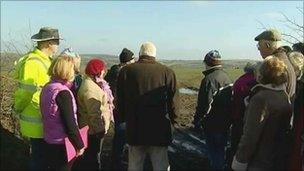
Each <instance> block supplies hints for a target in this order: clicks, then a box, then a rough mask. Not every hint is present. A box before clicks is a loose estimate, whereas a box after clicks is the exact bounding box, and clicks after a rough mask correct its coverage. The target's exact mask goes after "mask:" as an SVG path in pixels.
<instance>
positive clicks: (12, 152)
mask: <svg viewBox="0 0 304 171" xmlns="http://www.w3.org/2000/svg"><path fill="white" fill-rule="evenodd" d="M15 86H16V85H15V84H14V82H12V81H10V80H9V79H8V78H6V77H3V76H1V94H0V95H1V111H0V121H1V131H0V136H1V141H0V142H1V145H0V147H1V153H0V154H1V161H0V162H1V167H0V170H27V169H28V163H29V145H28V142H27V140H26V139H22V138H21V137H20V134H19V131H18V122H17V119H15V118H14V117H13V111H12V109H11V106H12V97H13V92H14V87H15ZM179 99H180V100H179V105H178V106H179V113H178V119H177V121H178V123H179V125H180V127H181V129H179V130H176V131H174V140H173V143H172V145H171V146H170V147H169V160H170V165H171V170H206V169H208V167H209V165H208V160H207V158H206V150H205V142H204V141H203V138H202V137H200V135H195V134H194V133H192V132H191V131H190V129H189V127H190V126H191V121H192V120H193V114H194V109H195V106H196V96H193V95H185V94H180V96H179ZM112 137H113V128H111V130H110V132H109V133H108V134H107V135H106V137H105V142H104V146H103V152H102V164H103V165H102V166H103V168H102V169H103V170H109V169H110V162H111V161H110V158H111V156H110V155H111V141H112ZM150 165H151V164H149V163H148V164H147V165H146V166H145V168H146V169H147V170H150V169H151V166H150Z"/></svg>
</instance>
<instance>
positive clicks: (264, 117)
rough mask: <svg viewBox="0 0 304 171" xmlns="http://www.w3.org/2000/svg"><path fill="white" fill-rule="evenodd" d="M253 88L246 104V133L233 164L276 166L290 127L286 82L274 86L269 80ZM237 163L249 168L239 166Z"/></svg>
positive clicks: (265, 167) (244, 131)
mask: <svg viewBox="0 0 304 171" xmlns="http://www.w3.org/2000/svg"><path fill="white" fill-rule="evenodd" d="M253 92H254V95H253V96H252V98H251V99H250V102H249V104H248V106H247V108H246V112H245V125H244V129H243V135H242V137H241V140H240V142H239V146H238V150H237V152H236V156H235V160H234V162H233V164H232V168H233V169H235V170H243V169H246V167H247V169H248V170H251V169H260V170H273V169H275V168H276V165H277V163H275V161H278V157H279V156H280V155H281V153H280V152H282V150H283V149H282V148H281V147H283V146H282V144H281V143H282V142H284V138H283V137H284V135H285V132H286V130H288V128H289V122H290V116H291V105H290V100H289V98H288V95H287V93H286V92H285V86H284V85H282V86H280V87H275V88H273V87H272V86H271V85H269V84H268V85H261V84H258V85H256V86H255V87H254V88H253ZM286 161H287V160H286ZM236 163H238V164H236ZM247 164H248V165H247ZM236 165H238V166H243V167H245V168H243V169H241V168H235V166H236Z"/></svg>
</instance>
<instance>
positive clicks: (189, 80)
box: [171, 65, 243, 88]
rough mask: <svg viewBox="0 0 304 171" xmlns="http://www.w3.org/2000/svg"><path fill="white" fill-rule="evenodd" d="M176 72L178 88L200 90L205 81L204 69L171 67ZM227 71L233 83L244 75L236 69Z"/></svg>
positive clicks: (227, 69) (180, 66)
mask: <svg viewBox="0 0 304 171" xmlns="http://www.w3.org/2000/svg"><path fill="white" fill-rule="evenodd" d="M171 68H172V69H173V70H174V72H175V74H176V77H177V81H178V86H180V87H195V88H199V86H200V83H201V80H202V79H203V77H204V75H203V73H202V71H203V70H204V69H203V67H202V68H198V67H183V66H182V65H174V66H171ZM224 69H225V71H226V72H227V73H228V75H229V77H230V78H231V80H232V81H235V80H236V79H237V78H238V77H240V76H241V75H242V74H243V70H242V69H234V68H224Z"/></svg>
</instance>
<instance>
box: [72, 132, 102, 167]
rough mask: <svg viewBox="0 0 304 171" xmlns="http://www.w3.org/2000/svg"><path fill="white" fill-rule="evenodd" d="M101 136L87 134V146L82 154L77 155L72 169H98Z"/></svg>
mask: <svg viewBox="0 0 304 171" xmlns="http://www.w3.org/2000/svg"><path fill="white" fill-rule="evenodd" d="M102 140H103V137H100V136H96V135H89V136H88V148H87V149H85V152H84V154H83V156H80V157H78V158H77V159H76V160H75V162H74V165H73V167H72V170H100V169H99V162H100V161H99V159H100V157H101V156H100V151H101V142H102Z"/></svg>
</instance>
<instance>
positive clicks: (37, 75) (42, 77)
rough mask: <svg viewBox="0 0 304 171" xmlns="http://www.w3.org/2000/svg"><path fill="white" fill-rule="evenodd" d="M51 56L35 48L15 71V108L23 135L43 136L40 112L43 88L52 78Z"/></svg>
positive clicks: (24, 57) (19, 62)
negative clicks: (49, 70)
mask: <svg viewBox="0 0 304 171" xmlns="http://www.w3.org/2000/svg"><path fill="white" fill-rule="evenodd" d="M51 62H52V60H51V58H50V57H49V56H47V55H45V54H44V53H43V52H41V51H40V50H39V49H37V48H35V49H34V50H33V51H32V52H30V53H28V54H26V55H25V56H23V57H22V58H20V59H19V61H18V62H17V63H16V69H15V73H14V77H15V79H16V80H17V81H18V89H17V91H16V92H15V99H14V100H15V101H14V102H15V103H14V109H15V111H16V112H17V114H19V117H20V131H21V134H22V135H23V136H26V137H30V138H43V125H42V120H41V113H40V106H39V101H40V93H41V88H42V87H43V86H44V85H45V84H46V83H47V82H49V80H50V77H49V75H48V74H47V72H48V69H49V67H50V65H51Z"/></svg>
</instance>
